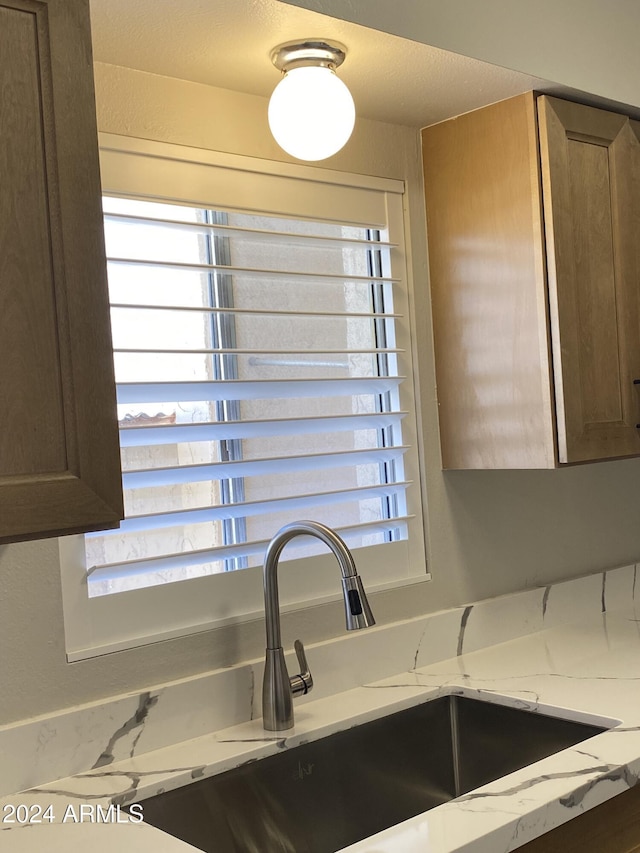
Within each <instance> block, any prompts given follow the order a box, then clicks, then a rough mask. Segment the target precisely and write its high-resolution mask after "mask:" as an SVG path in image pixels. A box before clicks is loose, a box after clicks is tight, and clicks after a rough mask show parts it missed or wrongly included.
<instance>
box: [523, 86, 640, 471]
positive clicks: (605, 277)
mask: <svg viewBox="0 0 640 853" xmlns="http://www.w3.org/2000/svg"><path fill="white" fill-rule="evenodd" d="M538 114H539V122H540V142H541V161H542V180H543V199H544V214H545V232H546V242H547V264H548V281H549V301H550V323H551V342H552V349H553V371H554V382H555V395H556V416H557V426H558V456H559V461H560V462H583V461H588V460H592V459H609V458H615V457H621V456H629V455H635V454H638V453H640V434H639V432H640V431H639V430H638V429H637V428H636V424H637V423H639V422H640V389H639V386H634V379H638V378H640V334H639V333H640V322H639V309H638V303H639V294H640V254H639V252H638V248H637V245H638V239H639V238H640V228H639V224H640V223H639V216H638V210H639V207H638V205H639V202H638V199H640V143H639V142H638V137H637V136H636V134H635V133H634V131H633V129H632V126H631V122H630V121H629V119H628V118H626V117H625V116H622V115H617V114H615V113H610V112H606V111H604V110H598V109H593V108H590V107H585V106H582V105H579V104H573V103H570V102H566V101H559V100H556V99H554V98H547V97H542V98H539V99H538Z"/></svg>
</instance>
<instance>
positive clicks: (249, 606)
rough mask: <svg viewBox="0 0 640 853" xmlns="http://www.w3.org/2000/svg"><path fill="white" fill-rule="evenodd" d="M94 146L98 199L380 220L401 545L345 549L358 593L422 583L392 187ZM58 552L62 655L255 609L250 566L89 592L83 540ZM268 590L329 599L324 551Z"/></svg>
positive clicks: (240, 618) (236, 619)
mask: <svg viewBox="0 0 640 853" xmlns="http://www.w3.org/2000/svg"><path fill="white" fill-rule="evenodd" d="M100 147H101V170H102V184H103V190H104V192H105V193H106V194H113V195H118V196H130V197H133V198H136V197H137V198H147V199H149V198H155V199H157V200H162V201H170V202H171V201H176V202H184V203H188V204H194V205H201V206H203V207H207V208H211V207H221V208H229V209H233V208H236V209H241V210H242V209H247V208H248V209H252V210H256V209H259V202H258V204H256V199H259V198H260V197H263V198H267V199H268V202H269V203H268V209H267V208H265V212H266V213H271V214H274V215H277V214H278V213H281V214H283V215H286V214H287V213H289V212H290V211H291V209H292V207H291V205H292V201H291V200H292V199H296V198H297V199H298V201H297V202H296V204H295V208H294V209H299V207H300V203H299V198H300V191H301V189H304V192H305V193H306V195H305V198H309V199H312V201H310V202H309V204H310V207H311V208H312V209H310V211H309V215H310V216H312V217H314V218H318V219H329V220H331V219H332V218H335V211H336V210H338V211H339V212H340V220H341V221H345V222H346V221H350V222H352V223H353V224H354V225H356V224H362V225H371V224H373V222H374V221H376V219H375V218H376V217H378V218H379V221H381V222H386V223H387V224H388V227H389V232H390V239H391V240H392V241H393V242H396V243H398V244H399V248H397V249H394V252H395V257H394V270H393V274H394V276H398V277H401V278H402V280H403V282H404V283H405V285H406V286H405V287H403V288H400V290H399V295H398V296H397V297H395V299H396V300H398V311H399V313H401V314H402V315H403V317H402V319H401V320H400V321H397V322H399V323H400V324H401V325H400V328H398V334H399V335H401V336H402V337H403V338H404V340H405V341H406V343H405V344H404V346H405V347H406V355H405V358H407V362H406V364H405V366H404V369H403V368H402V365H401V370H400V373H401V374H404V375H406V376H407V378H406V380H405V381H404V382H403V383H402V385H401V387H400V395H401V397H400V399H401V407H402V409H403V410H406V411H408V412H410V413H411V414H412V415H413V414H414V413H415V417H409V416H408V417H406V418H404V420H403V423H402V430H403V443H404V444H407V445H410V446H411V448H412V453H411V454H409V458H407V457H405V470H406V471H407V472H408V474H407V479H410V481H411V482H410V485H409V486H408V488H407V492H406V494H407V502H408V505H409V506H410V507H411V508H412V515H411V517H410V518H409V520H408V522H407V526H408V538H407V539H406V540H403V541H399V542H389V543H385V544H383V545H376V546H372V547H368V548H364V549H357V550H355V551H354V558H355V561H356V564H357V565H358V569H359V572H360V574H361V575H362V578H363V582H364V585H365V587H366V589H367V591H368V592H369V593H372V592H376V591H380V590H386V589H391V588H395V587H400V586H404V585H408V584H415V583H421V582H424V581H427V580H430V578H431V576H430V574H429V573H428V571H427V565H426V547H425V536H424V520H423V515H424V513H423V497H422V494H421V491H422V489H421V484H422V477H421V476H420V467H421V466H420V461H419V452H420V445H419V441H418V439H419V435H420V432H421V431H420V427H419V423H420V419H419V411H418V410H417V406H416V389H415V387H414V386H415V385H417V376H416V370H415V367H414V365H415V364H416V358H415V349H414V348H415V325H414V322H413V311H412V304H413V299H412V293H411V279H410V275H409V265H408V263H407V257H406V249H405V241H404V238H403V234H404V216H405V209H404V183H403V182H402V181H397V180H392V179H387V178H377V177H370V176H364V175H355V174H349V173H345V172H337V171H331V170H328V169H321V168H318V167H312V166H301V165H295V164H288V163H280V162H276V161H269V160H261V159H258V158H252V157H245V156H241V155H235V154H227V153H220V152H213V151H208V150H204V149H195V148H189V147H186V146H180V145H172V144H168V143H161V142H152V141H148V140H140V139H134V138H130V137H122V136H117V135H114V134H100ZM248 179H249V180H248ZM353 189H356V190H358V192H356V193H354V192H353ZM249 194H250V197H248V196H249ZM398 236H399V238H400V239H398ZM394 310H395V308H394ZM412 355H413V358H412ZM406 371H408V372H406ZM99 452H100V449H99V448H96V453H99ZM275 532H276V531H275V530H274V533H275ZM59 549H60V565H61V574H62V593H63V607H64V621H65V635H66V645H67V659H68V660H69V661H76V660H82V659H85V658H90V657H95V656H98V655H102V654H107V653H110V652H115V651H120V650H123V649H128V648H133V647H136V646H140V645H145V644H148V643H153V642H158V641H160V640H165V639H172V638H175V637H179V636H185V635H188V634H193V633H198V632H202V631H207V630H210V629H213V628H218V627H221V626H223V625H230V624H238V623H241V622H247V621H251V620H255V619H259V618H261V617H262V616H263V613H264V610H263V590H262V569H261V568H260V567H259V566H258V567H252V568H246V569H242V570H240V571H235V572H225V573H221V574H214V575H208V576H205V577H200V578H195V579H192V580H188V581H180V582H176V583H169V584H164V585H161V586H153V587H147V588H144V589H137V590H132V591H130V592H125V593H116V594H113V595H107V596H100V597H97V598H89V597H88V595H87V574H86V565H85V556H84V554H85V551H84V541H83V537H82V536H67V537H62V538H60V540H59ZM279 587H280V599H281V608H282V610H283V611H287V610H296V609H301V608H305V607H309V606H312V605H318V604H322V603H324V602H328V601H333V600H338V599H339V598H341V592H340V584H339V569H338V567H337V565H336V563H335V558H334V557H333V555H331V554H329V553H327V554H321V555H318V556H314V557H307V558H305V559H304V560H287V561H284V562H281V564H280V567H279Z"/></svg>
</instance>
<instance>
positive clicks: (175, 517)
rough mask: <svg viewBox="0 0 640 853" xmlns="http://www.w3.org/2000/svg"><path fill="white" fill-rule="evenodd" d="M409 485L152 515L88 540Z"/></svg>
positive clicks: (341, 499) (320, 503) (397, 490)
mask: <svg viewBox="0 0 640 853" xmlns="http://www.w3.org/2000/svg"><path fill="white" fill-rule="evenodd" d="M408 485H409V483H408V482H398V483H393V484H384V485H381V486H362V487H360V488H355V489H340V490H337V491H329V492H315V493H313V494H306V495H295V496H293V497H284V498H271V499H270V500H266V501H255V502H242V503H233V504H221V505H219V506H212V507H204V508H202V509H191V510H188V509H187V510H176V511H174V512H161V513H155V514H153V515H140V516H137V515H134V516H129V517H128V518H125V520H124V521H123V522H122V523H121V525H120V527H119V528H118V529H115V530H106V531H100V532H97V533H88V534H86V535H87V536H88V537H92V536H102V537H105V538H113V537H114V536H120V535H122V534H123V533H134V532H140V531H144V532H148V531H153V530H160V529H164V528H167V527H175V526H176V525H183V524H201V523H204V522H208V521H215V520H220V519H226V518H249V517H252V516H256V515H264V514H265V513H270V512H274V513H275V512H277V511H284V510H288V509H298V508H299V509H300V510H305V509H307V508H308V507H310V506H326V505H327V504H331V503H343V502H345V501H348V500H353V499H355V500H366V499H368V498H376V497H382V498H383V497H389V496H391V495H397V494H400V493H403V492H404V491H405V489H406V487H407V486H408Z"/></svg>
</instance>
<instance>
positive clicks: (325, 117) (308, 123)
mask: <svg viewBox="0 0 640 853" xmlns="http://www.w3.org/2000/svg"><path fill="white" fill-rule="evenodd" d="M355 120H356V109H355V106H354V103H353V98H352V97H351V92H350V91H349V90H348V89H347V87H346V86H345V84H344V83H343V82H342V80H340V78H339V77H336V75H335V74H334V73H333V71H331V69H329V68H325V67H321V66H303V67H302V68H293V69H291V71H288V72H287V73H286V74H285V76H284V77H283V78H282V80H281V81H280V82H279V83H278V85H277V86H276V88H275V89H274V91H273V94H272V95H271V100H270V101H269V126H270V128H271V132H272V133H273V136H274V138H275V140H276V142H277V143H278V145H279V146H280V147H281V148H284V150H285V151H286V152H287V153H288V154H291V155H292V156H293V157H297V158H298V159H299V160H324V159H325V157H330V156H331V155H332V154H335V153H336V151H339V150H340V149H341V148H342V146H343V145H344V144H345V143H346V142H347V140H348V139H349V137H350V136H351V131H352V130H353V125H354V123H355Z"/></svg>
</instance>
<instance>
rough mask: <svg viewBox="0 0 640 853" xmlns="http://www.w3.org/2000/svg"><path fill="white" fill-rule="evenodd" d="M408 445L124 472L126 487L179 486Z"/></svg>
mask: <svg viewBox="0 0 640 853" xmlns="http://www.w3.org/2000/svg"><path fill="white" fill-rule="evenodd" d="M406 450H407V448H406V447H403V446H398V447H380V448H373V447H372V448H369V449H367V450H353V451H342V452H339V453H308V454H306V455H304V456H284V457H283V456H276V457H273V458H271V459H243V460H239V461H236V462H216V463H212V464H210V465H182V466H175V467H171V468H148V469H145V470H138V471H125V472H124V473H123V475H122V484H123V486H124V488H125V489H140V488H148V487H150V486H167V485H177V484H178V483H197V482H203V481H205V482H206V481H209V480H220V479H224V478H227V477H253V476H256V475H263V474H282V473H283V472H285V471H312V470H315V469H317V468H332V467H333V468H335V467H337V466H340V465H364V464H365V463H368V462H373V463H383V462H391V461H392V460H394V459H399V458H400V457H401V456H402V454H403V453H404V452H405V451H406Z"/></svg>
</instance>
